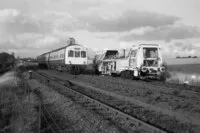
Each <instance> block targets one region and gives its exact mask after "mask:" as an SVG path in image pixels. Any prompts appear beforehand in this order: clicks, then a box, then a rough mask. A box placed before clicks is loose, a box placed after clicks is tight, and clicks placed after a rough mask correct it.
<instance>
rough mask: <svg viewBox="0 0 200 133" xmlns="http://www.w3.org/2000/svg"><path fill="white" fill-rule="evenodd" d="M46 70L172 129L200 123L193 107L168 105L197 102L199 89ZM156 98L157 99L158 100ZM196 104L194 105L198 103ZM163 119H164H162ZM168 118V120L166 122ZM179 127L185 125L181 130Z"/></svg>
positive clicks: (128, 110) (187, 127) (178, 129)
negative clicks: (189, 91)
mask: <svg viewBox="0 0 200 133" xmlns="http://www.w3.org/2000/svg"><path fill="white" fill-rule="evenodd" d="M45 73H46V75H51V77H57V78H60V79H62V80H64V79H71V80H73V81H74V83H75V84H77V81H78V82H79V86H82V87H83V86H85V87H83V88H81V90H82V91H85V92H86V93H88V94H90V95H91V96H92V95H93V97H96V98H99V99H100V100H101V101H103V100H106V99H107V101H104V102H108V99H113V98H115V99H114V102H109V103H111V105H112V106H116V107H118V108H119V109H121V110H123V111H127V112H128V113H130V114H137V115H138V116H139V117H144V118H143V119H144V120H146V121H150V122H151V123H156V122H158V126H161V127H164V128H169V129H170V128H173V130H174V131H176V132H186V131H187V130H191V129H193V128H194V127H193V125H198V124H199V118H198V117H196V116H198V115H199V114H198V113H191V112H190V110H189V111H188V110H187V108H186V107H184V110H182V109H176V110H175V109H173V108H169V105H168V104H169V103H170V102H171V103H174V102H178V104H180V105H181V106H183V105H184V104H185V101H186V102H187V101H190V100H194V101H197V102H198V101H199V99H198V95H199V94H198V93H192V92H191V93H190V94H189V95H186V94H187V93H188V92H187V91H183V92H181V94H180V93H179V92H177V91H178V90H179V89H176V88H171V89H168V90H166V86H165V87H163V88H162V87H161V86H159V85H158V86H155V85H152V84H149V86H148V83H145V82H144V83H145V84H141V82H139V83H137V82H133V81H130V80H123V79H114V78H112V77H106V79H105V77H98V76H88V75H80V76H72V75H68V74H63V73H59V76H58V75H57V74H58V72H55V71H46V72H45ZM43 74H44V71H43ZM56 75H57V76H56ZM55 79H56V78H55ZM95 80H96V81H95ZM102 80H103V81H102ZM114 80H118V82H117V83H115V84H114V83H113V82H114ZM120 80H121V81H120ZM81 82H82V85H81ZM122 82H123V83H122ZM128 83H129V84H128ZM133 84H134V85H133ZM139 85H140V86H139ZM89 86H93V87H94V86H96V90H95V89H93V91H91V90H90V89H88V88H89ZM120 87H123V88H120ZM145 87H146V88H145ZM159 87H160V88H159ZM84 88H85V89H84ZM89 90H90V91H89ZM98 90H101V91H98ZM102 90H104V92H106V93H107V94H106V93H104V92H102ZM139 90H141V91H139ZM95 91H96V92H95ZM135 91H136V93H135ZM108 92H112V93H110V94H109V93H108ZM186 92H187V93H186ZM98 93H99V94H98ZM144 94H146V95H144ZM182 95H183V96H182ZM184 95H186V96H184ZM158 96H159V98H158ZM133 97H134V98H133ZM163 97H164V98H166V97H167V98H168V99H167V100H166V101H165V102H166V103H167V104H166V105H165V106H167V108H166V107H163V106H161V105H162V104H161V103H162V102H163V101H162V98H163ZM150 98H152V99H153V100H154V102H149V101H148V100H149V99H150ZM154 98H155V99H157V100H155V99H154ZM160 99H161V100H160ZM177 99H178V100H177ZM188 99H189V100H188ZM180 100H185V101H184V102H183V103H182V102H180ZM110 101H112V100H110ZM123 105H124V106H123ZM193 105H194V106H195V104H193ZM131 107H132V108H131ZM197 107H198V105H197ZM134 108H137V109H134ZM180 108H181V107H180ZM185 108H186V109H185ZM134 111H135V112H134ZM156 112H157V113H156ZM194 112H195V111H194ZM140 113H141V114H140ZM144 114H148V115H147V116H145V115H144ZM190 114H192V115H193V116H195V117H193V116H191V115H190ZM143 115H144V116H143ZM149 116H152V117H149ZM161 119H162V120H163V121H159V120H161ZM155 121H156V122H155ZM164 121H165V122H164ZM167 121H168V124H166V123H167ZM180 121H181V122H180ZM161 122H164V123H165V124H163V125H162V124H160V125H159V123H161ZM170 122H172V123H173V124H172V123H171V125H170ZM174 123H176V124H177V125H175V124H174ZM172 126H174V127H172ZM180 129H182V131H181V130H180ZM195 129H196V130H198V127H195ZM189 132H195V131H189Z"/></svg>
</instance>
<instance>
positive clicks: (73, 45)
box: [40, 44, 84, 56]
mask: <svg viewBox="0 0 200 133" xmlns="http://www.w3.org/2000/svg"><path fill="white" fill-rule="evenodd" d="M75 45H76V46H82V45H80V44H70V45H67V46H64V47H61V48H58V49H55V50H51V51H49V52H46V53H43V54H41V55H40V56H42V55H45V54H49V53H52V52H55V51H59V50H61V49H65V48H67V47H70V46H75ZM83 47H84V46H83Z"/></svg>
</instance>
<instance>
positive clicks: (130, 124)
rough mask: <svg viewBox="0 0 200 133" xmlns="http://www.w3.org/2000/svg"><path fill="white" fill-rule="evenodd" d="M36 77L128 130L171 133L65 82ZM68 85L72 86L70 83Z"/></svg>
mask: <svg viewBox="0 0 200 133" xmlns="http://www.w3.org/2000/svg"><path fill="white" fill-rule="evenodd" d="M33 76H34V77H37V78H39V79H41V80H42V81H43V82H44V83H46V84H48V85H50V86H53V87H54V88H57V90H58V91H59V93H62V94H64V95H68V96H69V95H70V97H71V98H73V99H74V100H77V102H79V103H81V104H84V105H85V106H87V107H88V108H90V109H96V110H103V112H104V113H105V114H106V115H107V116H112V117H113V118H115V119H120V120H121V122H122V123H123V126H125V127H126V128H127V129H130V130H132V131H134V130H135V131H141V132H146V133H168V132H170V131H167V130H165V129H162V128H160V127H158V126H156V125H152V124H150V123H148V122H145V121H143V120H141V119H138V118H136V117H134V116H132V115H130V114H128V113H126V112H123V111H121V110H119V109H118V108H115V107H114V106H111V105H110V104H108V103H105V102H103V101H101V100H98V99H95V98H93V97H91V96H90V95H87V94H85V93H83V92H81V91H78V89H73V88H74V87H68V85H66V83H65V82H62V81H59V80H56V79H52V78H50V77H48V76H47V75H41V74H39V73H37V72H34V73H33ZM68 84H71V83H70V82H68ZM63 90H64V91H63Z"/></svg>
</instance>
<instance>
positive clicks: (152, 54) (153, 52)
mask: <svg viewBox="0 0 200 133" xmlns="http://www.w3.org/2000/svg"><path fill="white" fill-rule="evenodd" d="M143 54H144V57H145V58H157V57H158V49H157V48H144V49H143Z"/></svg>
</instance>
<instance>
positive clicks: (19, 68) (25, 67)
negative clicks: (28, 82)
mask: <svg viewBox="0 0 200 133" xmlns="http://www.w3.org/2000/svg"><path fill="white" fill-rule="evenodd" d="M29 70H34V71H36V70H38V66H37V65H20V66H17V67H16V71H19V72H25V71H29Z"/></svg>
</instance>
